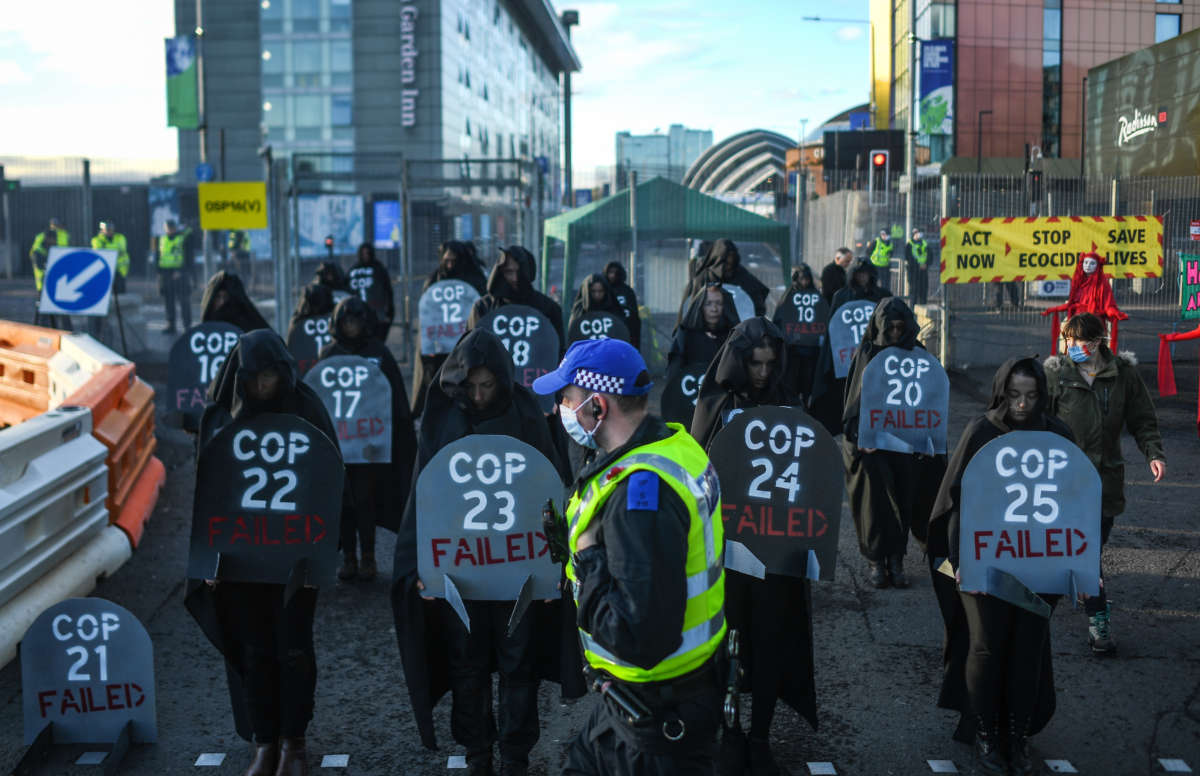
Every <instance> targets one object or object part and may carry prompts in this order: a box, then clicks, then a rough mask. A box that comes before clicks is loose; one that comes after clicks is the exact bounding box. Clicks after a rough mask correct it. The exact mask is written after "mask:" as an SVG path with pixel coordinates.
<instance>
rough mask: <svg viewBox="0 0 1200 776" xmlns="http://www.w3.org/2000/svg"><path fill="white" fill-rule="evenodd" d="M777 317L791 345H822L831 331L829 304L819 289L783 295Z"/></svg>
mask: <svg viewBox="0 0 1200 776" xmlns="http://www.w3.org/2000/svg"><path fill="white" fill-rule="evenodd" d="M775 318H776V320H778V321H779V323H780V325H781V326H782V327H783V335H784V336H785V337H786V338H787V342H788V344H789V345H796V346H798V347H820V346H821V345H822V344H824V343H825V336H826V334H827V333H828V332H829V305H828V304H827V303H826V302H825V298H824V297H822V296H821V294H820V293H818V292H817V291H792V292H790V293H786V294H784V295H783V298H782V299H780V300H779V307H778V308H776V310H775Z"/></svg>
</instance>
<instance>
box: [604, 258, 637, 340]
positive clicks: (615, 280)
mask: <svg viewBox="0 0 1200 776" xmlns="http://www.w3.org/2000/svg"><path fill="white" fill-rule="evenodd" d="M604 277H605V278H606V279H607V280H608V286H609V288H611V289H612V294H613V299H616V300H617V306H618V307H620V308H621V315H622V316H624V318H625V325H626V326H627V327H628V328H629V337H630V344H632V345H633V346H634V347H635V348H639V349H640V348H641V347H642V318H641V315H640V314H639V312H638V298H637V294H636V293H635V292H634V290H633V287H632V286H630V285H629V284H628V283H627V282H625V281H626V279H627V276H626V274H625V266H624V265H623V264H621V262H619V261H610V262H609V263H608V264H606V265H605V266H604Z"/></svg>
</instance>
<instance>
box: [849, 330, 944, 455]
mask: <svg viewBox="0 0 1200 776" xmlns="http://www.w3.org/2000/svg"><path fill="white" fill-rule="evenodd" d="M949 418H950V380H949V378H947V377H946V370H944V369H942V365H941V363H939V362H938V360H937V359H936V358H934V357H933V356H932V355H931V354H930V353H929V351H927V350H925V349H923V348H913V349H912V350H905V349H903V348H897V347H889V348H884V349H883V350H881V351H879V352H878V353H876V354H875V357H874V358H872V359H871V362H870V363H869V364H867V366H866V368H865V369H864V370H863V377H862V398H861V400H860V403H859V413H858V446H859V447H860V448H861V447H874V448H877V449H879V450H891V451H893V452H897V453H922V454H924V455H940V454H942V453H945V452H946V426H947V423H948V422H949Z"/></svg>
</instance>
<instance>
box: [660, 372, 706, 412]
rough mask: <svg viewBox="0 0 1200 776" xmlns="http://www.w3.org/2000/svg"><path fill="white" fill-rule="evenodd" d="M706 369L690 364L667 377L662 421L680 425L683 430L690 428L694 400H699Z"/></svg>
mask: <svg viewBox="0 0 1200 776" xmlns="http://www.w3.org/2000/svg"><path fill="white" fill-rule="evenodd" d="M707 368H708V367H707V365H705V364H691V365H689V366H686V367H684V368H682V369H678V370H673V371H672V372H671V373H670V374H669V375H668V376H667V384H666V385H665V386H664V387H663V395H662V416H663V420H666V421H668V422H670V423H682V424H683V426H684V427H685V428H690V427H691V425H692V415H693V414H695V412H696V400H697V399H699V398H700V388H702V387H703V386H704V372H705V370H706V369H707Z"/></svg>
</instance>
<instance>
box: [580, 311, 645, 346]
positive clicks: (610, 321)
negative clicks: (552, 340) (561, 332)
mask: <svg viewBox="0 0 1200 776" xmlns="http://www.w3.org/2000/svg"><path fill="white" fill-rule="evenodd" d="M585 339H594V340H595V339H619V340H621V341H623V342H629V340H630V335H629V327H628V326H626V325H625V319H624V318H623V317H622V315H621V314H619V313H618V314H615V315H614V314H613V313H610V312H604V311H598V312H592V313H586V314H584V315H581V316H579V317H578V318H576V319H575V320H574V321H572V322H571V328H570V329H569V330H568V331H567V345H570V344H571V343H572V342H576V341H578V340H585Z"/></svg>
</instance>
